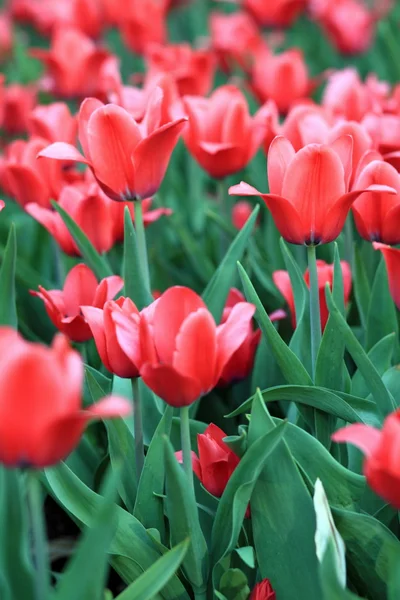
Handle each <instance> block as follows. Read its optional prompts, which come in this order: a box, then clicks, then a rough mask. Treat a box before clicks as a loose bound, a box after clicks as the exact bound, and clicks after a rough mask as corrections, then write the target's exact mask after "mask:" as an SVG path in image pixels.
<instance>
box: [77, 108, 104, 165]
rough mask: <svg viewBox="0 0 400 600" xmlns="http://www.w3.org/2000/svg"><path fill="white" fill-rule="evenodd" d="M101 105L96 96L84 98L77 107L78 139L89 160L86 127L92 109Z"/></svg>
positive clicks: (92, 111)
mask: <svg viewBox="0 0 400 600" xmlns="http://www.w3.org/2000/svg"><path fill="white" fill-rule="evenodd" d="M102 106H104V104H103V103H102V102H100V100H97V98H85V100H84V101H83V102H82V104H81V107H80V109H79V115H78V123H79V125H78V127H79V141H80V143H81V146H82V150H83V153H84V155H85V156H86V158H87V159H88V160H90V150H89V144H88V141H87V127H88V123H89V119H90V117H91V116H92V114H93V113H94V111H95V110H97V109H98V108H101V107H102Z"/></svg>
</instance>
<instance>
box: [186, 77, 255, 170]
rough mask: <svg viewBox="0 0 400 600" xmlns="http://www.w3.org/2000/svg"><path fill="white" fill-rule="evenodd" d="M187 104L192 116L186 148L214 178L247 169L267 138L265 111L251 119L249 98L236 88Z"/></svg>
mask: <svg viewBox="0 0 400 600" xmlns="http://www.w3.org/2000/svg"><path fill="white" fill-rule="evenodd" d="M183 103H184V106H185V108H186V112H187V114H188V116H189V124H188V127H187V130H186V132H185V134H184V140H185V144H186V146H187V147H188V149H189V151H190V152H191V154H193V156H194V157H195V159H196V160H197V161H198V162H199V164H200V165H201V166H202V167H203V169H204V170H205V171H207V173H209V174H210V175H211V176H212V177H216V178H222V177H226V176H227V175H231V174H232V173H236V172H237V171H240V170H241V169H243V168H244V167H245V166H246V165H247V164H248V162H249V161H250V160H251V159H252V158H253V156H254V155H255V153H256V152H257V150H258V148H259V147H260V145H261V144H262V142H263V140H264V138H265V137H266V134H267V122H266V119H265V117H264V110H263V107H262V108H261V109H260V110H259V111H258V113H257V114H256V115H254V117H251V116H250V114H249V109H248V105H247V101H246V98H245V97H244V95H243V94H242V92H241V91H240V90H239V89H238V88H236V87H234V86H232V85H225V86H222V87H220V88H218V89H217V90H216V91H215V92H214V93H213V94H212V95H211V96H210V98H202V97H199V96H197V97H195V96H186V97H185V98H184V99H183Z"/></svg>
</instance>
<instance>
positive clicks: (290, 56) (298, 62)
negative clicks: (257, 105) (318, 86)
mask: <svg viewBox="0 0 400 600" xmlns="http://www.w3.org/2000/svg"><path fill="white" fill-rule="evenodd" d="M251 87H252V89H253V91H254V93H255V94H256V96H257V97H258V98H259V100H260V102H265V101H266V100H273V101H274V102H275V103H276V105H277V107H278V110H279V112H280V113H286V112H287V111H288V110H289V108H290V107H291V105H292V104H294V103H295V102H297V101H299V100H301V99H304V98H307V97H308V96H309V95H310V93H311V92H312V90H313V87H314V84H313V82H312V81H311V80H310V78H309V75H308V70H307V65H306V63H305V61H304V58H303V54H302V53H301V52H300V50H286V51H285V52H282V53H281V54H277V55H273V54H265V53H264V54H262V55H260V56H258V58H257V60H256V62H255V64H254V66H253V69H252V73H251Z"/></svg>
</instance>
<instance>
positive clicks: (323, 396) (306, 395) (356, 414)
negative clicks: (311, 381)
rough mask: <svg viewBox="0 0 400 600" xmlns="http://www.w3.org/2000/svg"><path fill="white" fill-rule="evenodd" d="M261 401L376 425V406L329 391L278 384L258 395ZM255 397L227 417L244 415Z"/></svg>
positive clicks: (351, 421) (369, 402) (367, 401)
mask: <svg viewBox="0 0 400 600" xmlns="http://www.w3.org/2000/svg"><path fill="white" fill-rule="evenodd" d="M261 394H262V397H263V400H264V402H275V401H277V400H279V401H287V402H296V403H298V404H300V405H302V404H303V405H305V406H312V407H313V408H318V409H319V410H322V411H323V412H326V413H328V414H331V415H334V416H335V417H338V418H340V419H344V420H345V421H347V422H348V423H358V422H361V423H367V424H372V423H373V424H374V425H376V423H377V418H376V414H375V403H374V402H371V401H370V400H365V399H364V398H357V397H356V396H349V395H348V394H341V395H339V394H335V393H334V392H331V391H330V390H326V389H325V388H319V387H309V386H302V385H281V386H278V387H275V388H270V389H267V390H263V391H262V392H261ZM255 398H256V395H254V396H253V397H252V398H249V399H248V400H246V401H245V402H243V404H242V405H241V406H239V407H238V408H237V409H236V410H234V411H233V412H232V413H230V414H229V415H228V417H236V416H237V415H240V414H242V413H244V412H246V411H247V410H248V409H249V407H250V406H251V405H252V404H253V401H254V399H255Z"/></svg>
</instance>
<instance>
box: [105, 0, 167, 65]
mask: <svg viewBox="0 0 400 600" xmlns="http://www.w3.org/2000/svg"><path fill="white" fill-rule="evenodd" d="M108 2H110V0H108ZM167 8H168V0H130V1H129V2H128V3H126V2H123V3H122V4H121V5H120V6H119V10H118V13H117V15H116V19H117V22H118V24H119V27H120V30H121V33H122V37H123V39H124V42H125V44H126V45H127V46H128V48H129V49H130V50H132V51H133V52H137V53H138V54H147V52H148V51H149V48H150V47H151V45H152V44H165V42H166V41H167V24H166V18H167Z"/></svg>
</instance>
